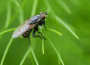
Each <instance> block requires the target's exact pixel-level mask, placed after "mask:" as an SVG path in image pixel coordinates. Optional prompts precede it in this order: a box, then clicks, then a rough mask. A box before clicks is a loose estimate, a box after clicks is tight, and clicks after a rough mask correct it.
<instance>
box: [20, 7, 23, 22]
mask: <svg viewBox="0 0 90 65" xmlns="http://www.w3.org/2000/svg"><path fill="white" fill-rule="evenodd" d="M19 13H20V24H22V23H23V9H22V8H20V11H19Z"/></svg>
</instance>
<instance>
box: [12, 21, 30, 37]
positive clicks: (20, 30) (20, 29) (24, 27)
mask: <svg viewBox="0 0 90 65" xmlns="http://www.w3.org/2000/svg"><path fill="white" fill-rule="evenodd" d="M29 21H30V19H28V20H26V21H25V22H24V23H23V24H21V25H20V26H19V27H18V28H17V29H16V30H15V31H14V32H13V35H12V37H13V38H17V37H19V36H20V35H22V34H23V33H24V32H26V31H27V30H28V29H29Z"/></svg>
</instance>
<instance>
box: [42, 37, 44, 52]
mask: <svg viewBox="0 0 90 65" xmlns="http://www.w3.org/2000/svg"><path fill="white" fill-rule="evenodd" d="M42 53H43V54H44V39H42Z"/></svg>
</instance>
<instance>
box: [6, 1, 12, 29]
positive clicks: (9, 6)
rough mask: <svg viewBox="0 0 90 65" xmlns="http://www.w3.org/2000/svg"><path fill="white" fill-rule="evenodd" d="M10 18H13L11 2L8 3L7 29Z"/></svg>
mask: <svg viewBox="0 0 90 65" xmlns="http://www.w3.org/2000/svg"><path fill="white" fill-rule="evenodd" d="M10 18H11V5H10V1H8V2H7V19H6V24H5V27H6V28H8V26H9V23H10Z"/></svg>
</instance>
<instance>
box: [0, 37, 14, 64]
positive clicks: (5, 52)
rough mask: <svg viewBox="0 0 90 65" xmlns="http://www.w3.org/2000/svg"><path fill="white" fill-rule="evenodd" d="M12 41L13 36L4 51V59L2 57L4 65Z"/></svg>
mask: <svg viewBox="0 0 90 65" xmlns="http://www.w3.org/2000/svg"><path fill="white" fill-rule="evenodd" d="M12 41H13V38H12V37H11V39H10V41H9V43H8V45H7V47H6V49H5V51H4V54H3V57H2V59H1V65H3V63H4V60H5V57H6V55H7V52H8V50H9V48H10V45H11V43H12Z"/></svg>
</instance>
